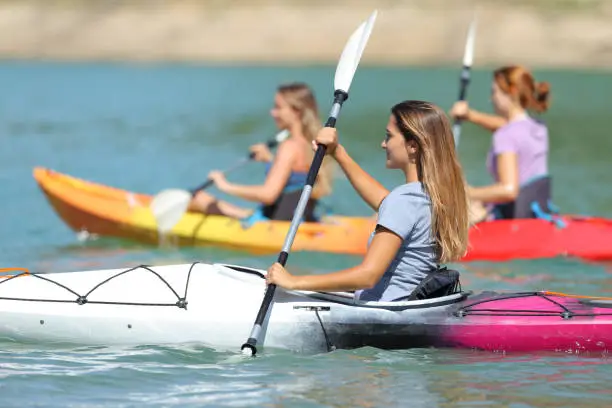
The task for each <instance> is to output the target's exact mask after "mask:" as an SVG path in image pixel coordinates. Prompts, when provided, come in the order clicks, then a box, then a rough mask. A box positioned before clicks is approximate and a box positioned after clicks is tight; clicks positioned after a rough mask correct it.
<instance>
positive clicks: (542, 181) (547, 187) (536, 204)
mask: <svg viewBox="0 0 612 408" xmlns="http://www.w3.org/2000/svg"><path fill="white" fill-rule="evenodd" d="M551 184H552V182H551V178H550V176H548V175H544V176H540V177H536V178H534V179H532V180H529V181H527V182H526V183H524V184H523V185H522V186H521V188H520V191H519V194H518V197H517V198H516V200H514V201H512V202H509V203H503V204H497V205H496V206H495V208H494V210H493V212H494V214H495V218H496V219H516V218H540V214H539V213H538V212H537V211H534V208H539V209H541V211H543V212H545V213H551V212H552V211H551V209H550V206H549V203H550V198H551V189H552V186H551Z"/></svg>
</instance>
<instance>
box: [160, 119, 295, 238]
mask: <svg viewBox="0 0 612 408" xmlns="http://www.w3.org/2000/svg"><path fill="white" fill-rule="evenodd" d="M287 137H289V131H288V130H283V131H281V132H279V133H278V134H277V135H276V136H275V137H274V138H273V139H270V140H268V141H267V142H266V145H267V146H268V147H269V148H270V149H272V148H274V147H276V146H277V145H278V144H279V143H281V142H282V141H283V140H285V139H287ZM254 157H255V153H251V154H249V156H248V157H245V158H244V159H242V160H240V161H239V162H237V163H236V164H234V165H233V166H232V167H230V168H229V169H227V170H225V171H224V173H229V172H231V171H232V170H236V169H237V168H239V167H241V166H243V165H244V164H245V163H247V162H248V161H249V160H252V159H253V158H254ZM212 184H213V181H212V180H206V181H205V182H204V183H202V184H200V185H199V186H197V187H196V188H193V189H191V190H180V189H167V190H163V191H162V192H160V193H159V194H157V195H156V196H155V197H154V198H153V200H152V201H151V204H150V208H151V211H152V212H153V216H154V217H155V220H156V221H157V231H158V232H159V233H160V234H165V233H167V232H168V231H170V230H171V229H172V228H174V226H175V225H176V223H178V222H179V220H180V219H181V217H183V214H185V212H186V211H187V208H188V207H189V203H190V202H191V199H192V198H193V197H195V195H196V194H197V193H198V191H200V190H204V189H206V188H208V187H210V186H212Z"/></svg>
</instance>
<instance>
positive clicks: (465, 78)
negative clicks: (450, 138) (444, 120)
mask: <svg viewBox="0 0 612 408" xmlns="http://www.w3.org/2000/svg"><path fill="white" fill-rule="evenodd" d="M469 84H470V67H469V66H466V65H464V66H463V69H462V70H461V77H460V86H459V100H460V101H465V98H466V96H467V89H468V86H469ZM461 122H462V120H461V119H455V122H454V123H453V135H454V137H455V147H457V146H459V138H460V137H461Z"/></svg>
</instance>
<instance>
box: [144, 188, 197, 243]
mask: <svg viewBox="0 0 612 408" xmlns="http://www.w3.org/2000/svg"><path fill="white" fill-rule="evenodd" d="M190 202H191V194H190V193H189V191H185V190H178V189H169V190H164V191H162V192H161V193H159V194H157V195H156V196H155V198H153V200H152V201H151V205H150V207H151V211H152V212H153V216H154V217H155V220H156V221H157V230H158V231H159V232H160V233H166V232H169V231H170V230H171V229H172V228H174V226H175V225H176V224H177V223H178V222H179V221H180V219H181V218H182V217H183V215H184V214H185V212H187V208H188V207H189V203H190Z"/></svg>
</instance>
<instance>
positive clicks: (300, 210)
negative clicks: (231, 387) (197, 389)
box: [241, 90, 348, 356]
mask: <svg viewBox="0 0 612 408" xmlns="http://www.w3.org/2000/svg"><path fill="white" fill-rule="evenodd" d="M347 99H348V94H347V93H346V92H344V91H339V90H337V91H336V92H334V104H333V106H332V109H331V112H330V114H329V118H328V119H327V122H325V127H332V128H333V127H335V126H336V120H337V119H338V115H339V114H340V109H341V108H342V104H343V103H344V101H346V100H347ZM326 150H327V146H325V145H319V146H318V147H317V152H316V153H315V156H314V159H313V160H312V164H311V165H310V169H309V170H308V175H307V176H306V184H305V185H304V189H303V190H302V194H301V195H300V201H299V202H298V205H297V207H296V209H295V212H294V213H293V219H292V220H291V226H290V227H289V232H288V233H287V236H286V238H285V243H284V244H283V248H282V250H281V252H280V254H279V255H278V259H277V262H278V263H279V264H281V265H282V266H285V265H286V264H287V259H289V252H290V251H291V246H292V245H293V240H294V239H295V235H296V233H297V230H298V227H299V226H300V223H301V222H302V217H303V216H304V211H305V210H306V204H307V203H308V200H310V194H311V193H312V188H313V185H314V183H315V180H316V178H317V174H318V173H319V169H320V168H321V164H322V163H323V158H324V157H325V151H326ZM275 291H276V285H274V284H271V285H268V287H267V288H266V293H265V295H264V298H263V302H262V303H261V307H260V308H259V312H258V313H257V318H256V319H255V324H254V325H253V329H252V330H251V335H250V336H249V338H248V340H247V342H246V343H244V344H243V345H242V347H241V350H244V349H246V348H248V349H250V350H251V355H253V356H254V355H255V354H256V353H257V341H258V339H259V336H260V334H261V330H262V326H263V323H264V320H265V318H266V315H267V314H268V311H269V309H270V305H271V304H272V299H273V298H274V293H275Z"/></svg>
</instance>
